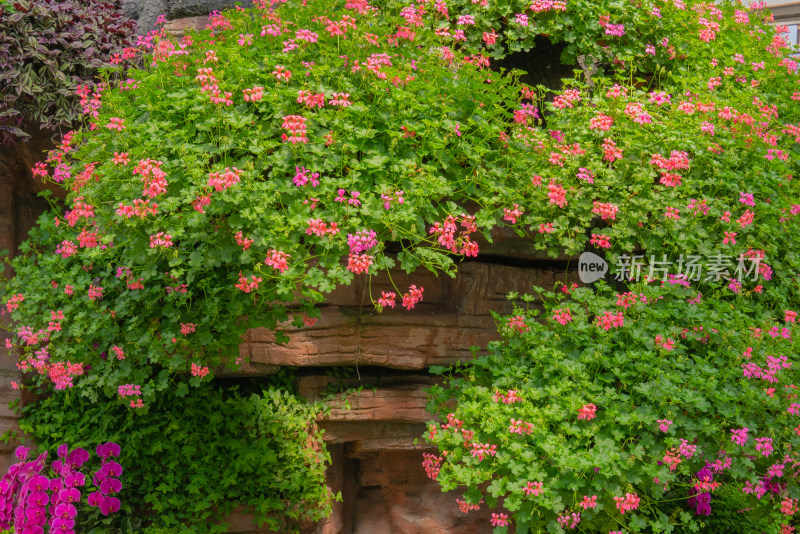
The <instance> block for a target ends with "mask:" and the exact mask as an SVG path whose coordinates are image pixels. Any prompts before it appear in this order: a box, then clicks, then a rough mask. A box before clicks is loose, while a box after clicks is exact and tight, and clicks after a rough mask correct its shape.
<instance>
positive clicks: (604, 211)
mask: <svg viewBox="0 0 800 534" xmlns="http://www.w3.org/2000/svg"><path fill="white" fill-rule="evenodd" d="M617 212H619V207H618V206H617V205H616V204H611V203H605V202H600V201H598V200H595V201H594V207H593V208H592V213H595V214H597V215H600V217H601V218H602V219H603V220H612V221H613V220H616V218H617Z"/></svg>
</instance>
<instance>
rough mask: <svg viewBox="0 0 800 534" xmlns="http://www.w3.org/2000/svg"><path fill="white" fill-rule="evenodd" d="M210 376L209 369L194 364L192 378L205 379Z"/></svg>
mask: <svg viewBox="0 0 800 534" xmlns="http://www.w3.org/2000/svg"><path fill="white" fill-rule="evenodd" d="M207 374H208V367H206V366H200V365H197V364H196V363H194V362H192V376H196V377H199V378H203V377H204V376H206V375H207Z"/></svg>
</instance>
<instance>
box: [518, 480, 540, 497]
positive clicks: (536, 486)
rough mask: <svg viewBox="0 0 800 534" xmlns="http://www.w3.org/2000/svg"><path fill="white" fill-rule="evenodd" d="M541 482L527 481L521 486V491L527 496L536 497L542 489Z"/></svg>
mask: <svg viewBox="0 0 800 534" xmlns="http://www.w3.org/2000/svg"><path fill="white" fill-rule="evenodd" d="M542 486H543V484H542V483H541V482H528V483H527V484H526V485H525V487H524V488H522V493H524V494H525V495H527V496H529V497H530V496H531V495H533V496H534V497H538V496H539V495H541V494H542V493H544V490H543V489H542Z"/></svg>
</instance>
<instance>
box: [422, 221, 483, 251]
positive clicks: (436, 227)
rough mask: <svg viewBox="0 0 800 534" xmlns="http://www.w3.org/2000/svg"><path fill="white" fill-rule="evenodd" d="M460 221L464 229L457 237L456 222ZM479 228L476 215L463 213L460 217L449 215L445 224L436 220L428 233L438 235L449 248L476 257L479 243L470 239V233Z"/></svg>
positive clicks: (440, 241) (441, 243)
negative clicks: (476, 223)
mask: <svg viewBox="0 0 800 534" xmlns="http://www.w3.org/2000/svg"><path fill="white" fill-rule="evenodd" d="M458 222H460V223H461V226H462V228H463V230H462V231H461V233H460V235H459V236H458V237H456V231H458V227H457V226H456V223H458ZM477 229H478V227H477V226H476V225H475V216H474V215H466V214H464V213H462V214H461V215H460V216H459V217H455V216H453V215H448V216H447V218H446V219H445V220H444V224H442V223H439V222H438V221H437V222H435V223H434V224H433V226H432V227H431V229H430V230H429V232H428V233H431V234H434V235H435V236H437V238H436V240H437V241H438V243H439V244H440V245H442V246H443V247H444V248H446V249H447V250H450V251H451V252H454V253H457V254H463V255H465V256H473V257H474V256H477V255H478V244H477V243H476V242H475V241H472V240H471V239H470V234H472V233H473V232H475V231H477Z"/></svg>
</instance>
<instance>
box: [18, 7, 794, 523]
mask: <svg viewBox="0 0 800 534" xmlns="http://www.w3.org/2000/svg"><path fill="white" fill-rule="evenodd" d="M311 4H312V5H305V3H301V2H276V3H274V4H272V5H268V4H266V3H264V2H256V5H255V7H254V8H252V9H249V10H245V9H241V8H237V9H235V10H232V11H228V12H225V13H214V14H212V15H211V17H210V18H209V26H208V28H207V30H205V31H203V32H197V33H191V32H190V33H188V34H187V35H185V36H184V37H183V38H182V39H181V40H180V41H178V42H175V41H172V40H170V39H169V38H167V37H166V35H165V34H164V32H163V31H161V32H154V33H151V34H150V35H148V36H147V37H146V38H142V39H141V40H140V42H139V48H138V49H137V50H138V53H140V54H142V56H143V58H144V63H143V64H144V65H146V66H144V67H143V68H142V69H141V70H135V69H130V70H128V71H127V72H125V73H122V72H121V67H116V68H109V69H106V70H104V71H103V75H102V76H101V81H100V82H99V83H98V84H96V85H94V86H90V85H83V86H81V87H80V88H79V90H78V94H79V97H80V100H81V105H82V106H83V108H84V113H85V125H84V127H82V128H80V129H78V130H76V131H74V132H70V133H68V134H67V135H66V136H65V137H64V139H63V141H62V143H61V145H60V146H59V147H58V149H56V150H54V151H53V152H51V153H50V154H49V156H48V158H47V161H46V162H43V163H41V164H37V166H36V168H35V169H34V173H35V174H36V175H38V176H40V177H42V178H43V179H47V180H52V181H55V182H57V183H61V184H63V186H64V187H66V188H67V189H68V191H69V195H68V199H67V208H66V209H65V210H63V211H61V210H59V209H58V208H54V211H53V212H52V213H49V214H47V215H45V216H43V217H42V218H41V219H40V221H39V224H38V226H37V228H35V229H34V230H33V231H32V233H31V239H30V241H29V242H28V243H27V245H26V248H25V250H24V251H25V252H26V253H27V254H26V255H24V256H19V257H17V258H15V259H14V260H13V261H12V266H13V268H14V270H15V272H16V275H17V276H16V278H14V279H12V280H10V281H9V282H8V283H7V284H6V285H5V291H6V297H5V299H4V302H5V309H6V311H7V312H8V313H11V317H12V318H13V320H14V328H15V331H14V334H15V338H14V343H13V348H14V349H15V350H17V351H18V352H19V354H20V362H19V367H20V369H22V370H23V371H28V372H30V373H31V374H32V377H33V378H32V382H33V383H38V384H44V383H52V384H53V385H54V387H55V388H56V389H71V390H73V391H74V392H75V393H74V394H77V395H78V396H80V397H82V398H86V399H89V400H90V401H92V402H94V401H96V400H99V399H111V400H110V401H109V402H110V403H111V404H114V403H117V404H119V405H122V406H125V407H127V408H126V409H128V410H131V411H132V413H131V414H130V415H129V416H128V417H130V418H132V419H130V420H131V421H136V420H137V419H136V415H137V413H138V414H140V415H139V416H140V417H142V418H146V417H148V415H147V414H149V413H150V410H154V411H155V410H156V407H157V406H161V405H160V404H159V402H160V401H158V399H161V398H164V396H173V395H174V396H176V397H186V395H195V393H189V392H190V389H189V387H188V386H192V387H200V386H201V385H202V384H204V383H205V382H209V381H210V380H211V379H212V375H213V373H212V370H213V369H214V368H216V367H218V366H220V365H228V366H230V367H232V368H236V367H237V366H239V365H240V364H241V363H242V361H241V360H240V359H239V356H238V350H237V345H238V343H239V341H240V339H241V335H242V334H243V333H244V332H245V331H246V330H247V329H248V328H250V327H252V326H256V325H259V326H264V325H266V326H270V327H272V328H275V329H279V328H286V327H287V326H288V323H291V324H292V325H294V326H296V327H302V326H303V325H311V324H313V322H314V321H315V317H316V316H317V312H316V310H315V306H316V305H317V304H319V303H321V302H323V301H324V296H325V294H326V293H329V292H330V291H332V290H333V289H334V288H336V287H338V286H341V285H347V284H350V283H353V282H354V281H358V283H359V284H366V283H367V282H368V280H369V279H370V277H372V276H375V275H376V274H378V273H380V272H383V271H389V270H390V269H392V268H396V267H399V268H402V269H404V270H405V271H407V272H413V271H414V270H415V269H417V268H419V267H422V266H424V267H426V268H429V269H431V270H433V271H434V272H437V273H446V274H449V275H454V274H455V272H456V268H457V265H456V262H457V261H459V260H461V259H464V258H467V257H475V256H477V255H478V254H479V252H480V251H479V245H478V242H479V241H478V237H479V236H482V237H483V238H484V239H487V240H489V241H491V240H492V231H493V229H494V228H495V227H508V228H511V229H513V230H514V231H515V232H516V233H517V234H518V235H519V236H521V237H523V238H527V239H529V240H532V241H533V243H534V245H535V246H536V247H537V248H538V249H539V250H542V251H543V252H545V253H547V254H549V255H551V256H553V257H557V256H559V255H563V254H567V255H575V254H577V253H580V252H582V251H585V250H593V251H595V252H598V253H603V254H605V257H606V259H607V260H608V261H609V263H610V265H611V276H610V277H609V278H608V280H609V281H610V278H611V277H613V276H614V275H616V282H615V285H614V287H613V288H612V287H609V286H608V285H607V284H605V283H603V282H599V283H597V284H595V285H593V286H590V287H586V288H576V287H575V286H566V285H564V286H562V287H561V288H560V289H558V288H536V289H535V290H536V292H537V296H536V297H524V298H523V303H527V304H526V306H525V307H522V306H520V307H519V308H518V309H517V311H516V312H515V313H514V314H513V315H512V316H510V317H506V318H502V319H500V324H501V330H502V331H503V333H504V339H503V340H502V341H499V342H496V343H494V344H492V345H491V346H490V347H489V354H488V355H486V356H481V357H477V358H475V359H474V360H471V361H470V362H468V363H464V364H462V365H460V366H459V367H457V368H456V371H457V372H456V373H454V374H452V375H451V378H450V379H449V380H448V381H447V382H446V383H445V385H444V386H442V387H438V388H433V389H432V391H431V394H432V401H431V406H430V408H431V411H432V413H435V414H436V415H437V416H438V417H439V421H438V422H435V423H432V425H431V430H430V432H429V433H428V434H427V439H428V440H430V441H431V442H432V443H434V444H436V445H437V446H438V447H439V451H440V452H439V454H438V455H429V456H426V457H425V459H424V466H425V468H426V470H427V471H428V474H429V476H430V477H431V478H432V479H435V480H437V481H438V482H439V483H440V484H441V485H442V487H443V489H448V490H449V489H455V488H464V487H466V488H467V489H466V493H465V495H464V498H463V499H461V500H460V504H461V506H462V510H463V511H464V512H469V511H470V510H474V509H475V508H477V507H479V506H482V504H481V503H482V501H485V503H486V505H488V506H490V507H492V508H493V509H495V508H496V511H495V512H494V513H493V515H492V521H491V523H492V525H493V526H494V527H495V531H496V532H506V531H507V529H508V527H509V525H513V526H512V528H514V529H515V531H516V532H518V533H522V532H528V531H541V530H547V531H550V532H563V531H565V530H574V529H579V530H588V531H603V532H606V531H608V532H612V533H613V532H669V531H673V530H675V529H676V528H678V529H688V530H700V529H702V528H706V527H708V528H725V527H724V526H720V525H723V524H726V523H725V521H728V522H730V521H733V522H734V523H733V524H736V525H751V526H748V527H747V528H751V530H752V531H754V532H755V531H759V532H760V531H762V530H763V531H770V532H777V531H781V532H783V533H786V532H792V531H793V528H794V527H792V526H791V523H792V520H791V519H792V518H791V516H792V515H793V514H795V512H796V510H797V509H798V501H797V499H798V498H800V490H798V487H797V484H796V480H795V476H796V473H797V471H798V470H797V468H798V467H800V464H798V462H800V459H798V458H797V456H796V452H795V451H796V449H797V447H798V446H800V436H798V434H800V431H798V430H795V427H798V423H800V421H796V419H797V417H798V413H800V406H798V404H797V403H796V402H795V401H796V400H797V399H796V393H795V392H794V390H795V389H796V385H797V384H796V383H797V374H796V373H797V365H795V362H794V361H793V360H794V355H795V352H796V351H794V350H793V348H794V344H793V343H794V340H793V336H794V335H795V334H796V317H797V311H798V308H800V298H799V297H800V286H799V285H798V284H799V282H798V271H799V270H800V256H799V255H798V252H797V250H796V249H795V248H794V247H793V246H792V245H793V242H794V241H796V239H797V237H798V236H800V233H799V232H798V229H797V228H798V227H797V225H798V216H800V187H798V180H797V179H796V178H795V175H796V172H797V168H798V157H799V156H800V147H799V146H798V143H799V142H800V111H799V110H800V106H798V104H797V102H798V101H800V81H799V80H798V62H797V60H796V59H793V57H792V56H791V54H792V50H791V49H790V48H789V47H788V45H787V43H786V41H785V40H784V39H783V37H781V35H780V33H776V30H775V29H774V28H773V27H772V26H770V25H769V22H770V21H769V18H770V17H769V14H768V12H767V11H766V10H765V9H764V7H765V6H764V5H763V4H754V5H751V6H750V7H744V6H741V5H738V4H733V3H722V4H708V3H701V2H695V1H691V2H683V1H681V0H673V1H671V2H661V1H658V2H651V1H647V0H645V1H642V2H637V3H636V5H635V6H634V5H631V4H627V3H611V4H609V3H590V2H560V1H558V0H555V1H543V2H539V1H538V0H537V1H536V2H534V3H533V4H528V3H527V2H526V3H523V2H502V3H500V4H499V5H495V4H494V3H489V2H487V1H480V0H478V1H475V2H473V1H471V2H466V1H462V0H454V1H451V2H445V1H437V2H421V3H416V4H414V3H407V4H406V3H401V2H391V1H389V2H384V3H382V4H381V5H380V6H371V5H369V4H368V3H367V2H366V1H365V0H348V1H347V2H337V1H333V0H325V1H321V2H313V3H311ZM778 31H782V29H780V28H779V29H778ZM541 35H546V36H549V38H550V40H551V41H552V42H560V41H563V42H565V43H566V48H565V52H564V59H566V60H571V59H576V60H579V62H580V64H581V65H582V66H583V68H582V71H576V76H575V77H574V79H571V80H567V81H566V86H565V87H564V88H563V90H559V91H555V92H553V93H548V91H547V90H546V89H545V88H543V87H536V88H533V87H530V86H528V85H526V84H523V83H521V82H520V81H519V79H520V76H521V75H522V74H523V73H521V72H519V71H512V72H511V73H500V72H497V71H495V70H492V69H491V68H490V67H492V65H493V61H494V60H495V59H499V58H503V57H506V56H507V55H508V54H509V53H511V52H514V51H517V50H521V49H528V48H529V47H530V46H532V44H533V43H534V39H535V38H536V37H537V36H541ZM118 79H120V80H122V81H116V80H118ZM637 256H638V258H639V260H642V259H647V260H648V262H647V266H646V267H642V265H641V263H639V264H637V263H636V260H637ZM691 258H694V259H692V260H691V261H689V260H690V259H691ZM698 259H705V260H706V261H705V262H704V263H703V266H702V267H698V261H697V260H698ZM690 263H691V265H692V269H690ZM637 265H638V267H637ZM670 265H671V266H672V268H671V269H670V267H669V266H670ZM698 269H701V270H698ZM551 289H556V290H557V291H558V292H559V293H558V294H557V295H556V294H553V293H550V292H549V290H551ZM371 298H372V300H373V303H374V304H375V306H376V308H377V309H378V311H382V312H384V313H406V312H404V311H402V310H391V311H389V310H387V308H395V307H399V306H398V304H399V305H400V306H402V307H404V308H406V309H408V310H410V309H413V308H414V307H415V305H416V304H418V303H419V302H420V301H424V287H421V286H419V287H418V284H414V285H411V286H410V287H408V288H406V287H396V288H395V291H392V292H388V291H386V292H382V293H381V295H371ZM277 338H278V340H279V341H280V340H282V339H285V334H284V333H281V332H280V331H278V336H277ZM439 372H444V370H441V369H440V370H439ZM203 387H209V386H208V385H205V386H203ZM71 394H72V393H71ZM197 394H198V395H199V394H200V393H197ZM54 398H57V397H54ZM186 398H187V399H188V398H189V397H186ZM114 399H116V401H115V400H114ZM52 402H57V401H52ZM81 402H83V401H81ZM109 409H111V408H109ZM798 428H800V427H798ZM278 442H281V441H280V440H278ZM315 480H316V479H315ZM295 483H297V484H300V482H295ZM309 491H310V490H309ZM300 493H301V494H302V491H301V492H300ZM312 493H313V492H312ZM320 495H321V494H320ZM320 495H317V497H320ZM312 500H313V499H312ZM248 502H249V501H248ZM315 502H322V501H319V500H317V501H315ZM715 521H716V523H714V522H715ZM713 525H717V527H713Z"/></svg>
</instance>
